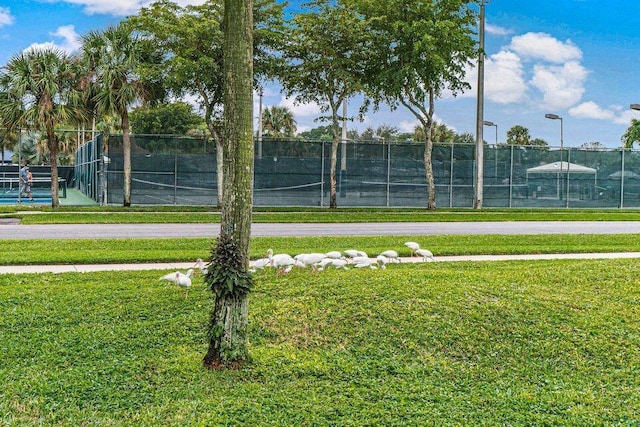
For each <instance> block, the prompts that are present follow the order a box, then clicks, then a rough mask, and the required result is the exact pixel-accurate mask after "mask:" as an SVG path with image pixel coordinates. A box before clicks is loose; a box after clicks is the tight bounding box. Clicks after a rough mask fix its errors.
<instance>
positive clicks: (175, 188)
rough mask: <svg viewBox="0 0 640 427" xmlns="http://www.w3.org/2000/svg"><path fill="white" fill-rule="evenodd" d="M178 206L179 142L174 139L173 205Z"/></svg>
mask: <svg viewBox="0 0 640 427" xmlns="http://www.w3.org/2000/svg"><path fill="white" fill-rule="evenodd" d="M177 204H178V141H177V140H176V137H175V136H174V137H173V205H174V206H176V205H177Z"/></svg>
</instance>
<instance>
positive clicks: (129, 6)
mask: <svg viewBox="0 0 640 427" xmlns="http://www.w3.org/2000/svg"><path fill="white" fill-rule="evenodd" d="M64 1H65V2H66V3H71V4H75V5H78V6H82V7H84V12H85V13H86V14H88V15H94V14H105V15H115V16H126V15H132V14H136V13H138V11H139V10H140V8H141V7H144V6H148V5H150V4H151V3H152V2H153V1H152V0H117V1H114V0H64ZM204 2H205V0H178V1H176V2H175V3H177V4H178V5H180V6H187V5H191V4H203V3H204Z"/></svg>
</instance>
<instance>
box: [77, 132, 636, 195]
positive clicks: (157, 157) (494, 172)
mask: <svg viewBox="0 0 640 427" xmlns="http://www.w3.org/2000/svg"><path fill="white" fill-rule="evenodd" d="M90 144H91V143H90ZM90 144H87V145H85V146H83V147H81V148H80V154H81V155H80V156H77V158H76V162H77V165H76V168H77V167H78V165H79V164H81V165H82V169H81V170H82V171H83V172H79V171H78V170H76V183H78V182H81V183H82V185H83V192H85V194H87V195H89V196H90V197H92V198H94V199H95V200H97V201H103V202H104V203H107V204H122V201H123V200H122V198H123V196H122V194H123V193H122V185H123V182H122V177H123V173H122V169H123V158H122V136H121V135H109V136H105V137H104V139H100V140H96V142H93V145H90ZM331 145H332V143H331V141H297V140H296V141H288V140H264V141H262V142H258V141H256V147H255V148H256V150H255V153H256V156H255V161H254V205H255V206H319V207H327V206H329V198H330V182H331V179H330V178H331ZM100 150H102V152H100ZM483 157H484V187H483V206H485V207H514V208H518V207H532V208H533V207H571V208H599V207H602V208H610V207H640V152H637V151H633V150H622V149H615V150H583V149H576V148H564V149H563V150H560V149H558V148H553V147H552V148H540V147H523V146H507V145H498V146H485V147H484V156H483ZM336 160H337V161H336V190H337V193H336V195H337V205H338V206H343V207H354V206H362V207H367V206H372V207H378V206H380V207H384V206H389V207H425V206H426V205H427V181H426V175H425V166H424V144H422V143H410V144H409V143H394V142H392V143H389V142H386V143H385V142H380V141H372V142H358V143H354V142H351V141H348V142H346V143H344V144H343V143H340V144H339V146H338V147H337V159H336ZM431 160H432V165H433V175H434V180H435V187H436V205H437V206H438V207H472V205H473V198H474V176H475V167H476V164H475V145H473V144H435V145H434V148H433V153H432V156H431ZM78 162H79V163H78ZM216 162H217V159H216V147H215V144H214V143H213V142H212V141H205V140H204V139H197V138H192V137H186V136H166V135H160V136H158V135H136V136H135V137H133V139H132V146H131V163H132V182H131V202H132V204H135V205H214V206H215V205H216V204H217V194H218V188H217V182H218V176H217V173H216Z"/></svg>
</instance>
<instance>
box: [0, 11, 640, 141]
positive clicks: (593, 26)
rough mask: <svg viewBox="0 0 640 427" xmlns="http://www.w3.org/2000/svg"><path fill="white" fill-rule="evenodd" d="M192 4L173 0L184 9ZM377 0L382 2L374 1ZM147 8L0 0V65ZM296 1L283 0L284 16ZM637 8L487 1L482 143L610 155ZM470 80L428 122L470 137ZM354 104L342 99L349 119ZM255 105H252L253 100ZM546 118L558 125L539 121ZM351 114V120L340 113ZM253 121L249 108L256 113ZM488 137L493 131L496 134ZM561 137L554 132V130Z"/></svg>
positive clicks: (625, 95) (309, 117) (372, 119)
mask: <svg viewBox="0 0 640 427" xmlns="http://www.w3.org/2000/svg"><path fill="white" fill-rule="evenodd" d="M201 1H202V0H178V1H177V3H179V4H181V5H186V4H188V3H192V4H193V3H197V2H201ZM381 1H384V0H381ZM148 3H149V1H147V0H11V1H7V0H0V64H6V63H7V61H8V60H9V59H10V58H11V57H12V56H14V55H17V54H19V53H20V52H22V51H23V50H24V49H28V48H30V47H32V46H39V45H47V44H52V45H55V46H58V47H60V48H62V49H64V50H66V51H67V52H74V51H76V50H77V49H78V47H79V45H80V37H81V36H82V35H84V34H86V33H87V32H88V31H91V30H99V29H104V28H106V27H107V26H108V25H110V24H113V23H117V22H118V21H119V20H121V19H123V18H124V17H125V16H127V15H131V14H135V13H137V11H138V10H139V8H140V7H141V6H144V5H146V4H148ZM300 3H302V0H291V1H290V4H291V7H292V8H293V9H295V8H297V7H298V6H299V5H300ZM638 12H640V4H639V3H638V1H637V0H609V1H606V2H604V1H602V0H528V1H525V0H492V1H491V2H490V3H489V4H487V6H486V34H485V50H486V53H487V58H486V62H485V104H484V120H486V121H490V122H493V123H495V124H496V125H497V127H493V126H488V127H485V128H484V139H485V140H486V141H488V142H489V143H493V142H495V141H496V137H497V140H498V142H504V141H505V140H506V132H507V130H508V129H509V128H511V127H512V126H514V125H521V126H524V127H526V128H528V129H529V132H530V134H531V136H532V137H533V138H542V139H544V140H545V141H547V142H548V143H549V144H550V145H551V146H559V145H560V139H561V137H562V139H563V143H564V146H565V147H578V146H580V145H581V144H583V143H587V142H600V143H601V144H603V145H605V146H607V147H610V148H615V147H619V146H620V145H621V141H620V137H621V136H622V134H623V133H624V132H625V130H626V129H627V127H628V126H629V124H630V121H631V119H632V118H636V119H640V112H638V111H632V110H630V108H629V105H630V104H635V103H640V67H639V66H638V65H639V62H640V55H639V53H640V32H638V31H637V16H638ZM476 76H477V74H476V70H475V67H470V68H469V70H468V73H467V79H468V81H469V83H470V84H471V86H472V89H471V90H469V91H467V92H465V93H464V94H461V95H458V96H457V97H456V98H453V97H451V96H450V95H448V94H443V96H442V98H441V99H439V100H438V101H437V102H436V109H435V114H436V118H437V120H438V121H440V122H442V123H445V124H446V125H447V126H449V127H450V128H452V129H453V130H455V131H456V132H458V133H462V132H470V133H475V122H476V98H477V92H476V90H477V89H476V87H477V83H476V81H477V77H476ZM360 102H361V99H359V98H354V99H352V100H350V101H349V109H350V110H353V111H354V112H355V111H356V109H357V107H358V106H359V104H360ZM256 103H257V99H256ZM263 105H264V106H266V107H268V106H272V105H280V106H287V107H289V108H290V109H291V110H292V111H293V112H294V114H295V116H296V121H297V124H298V131H299V132H300V131H304V130H308V129H311V128H313V127H316V126H319V125H322V124H323V123H319V122H317V121H315V119H316V118H317V117H319V116H320V115H321V113H320V109H319V107H318V106H317V105H313V104H307V105H298V104H296V103H295V102H294V101H293V100H292V99H286V98H285V97H284V96H283V95H282V93H281V91H280V88H279V86H278V85H277V84H271V85H269V86H268V87H267V88H266V90H265V92H264V98H263ZM547 113H552V114H557V115H558V116H560V117H562V126H560V125H561V123H560V121H559V120H549V119H545V117H544V116H545V114H547ZM350 114H353V113H350ZM256 115H257V108H256ZM416 124H417V121H416V119H415V118H414V117H413V116H412V115H411V114H410V113H409V112H408V111H406V110H403V109H402V108H399V109H397V110H395V111H389V110H388V109H386V108H382V109H381V110H380V111H379V112H377V113H373V112H370V113H368V114H367V115H366V116H365V120H364V122H351V123H349V124H348V127H349V128H350V129H351V128H357V129H358V130H360V131H362V130H363V129H365V128H366V127H373V128H377V127H378V126H381V125H388V126H394V127H396V128H398V129H399V130H400V131H401V132H405V131H407V132H409V131H412V130H413V128H414V126H415V125H416ZM496 131H497V132H496ZM561 131H562V132H561Z"/></svg>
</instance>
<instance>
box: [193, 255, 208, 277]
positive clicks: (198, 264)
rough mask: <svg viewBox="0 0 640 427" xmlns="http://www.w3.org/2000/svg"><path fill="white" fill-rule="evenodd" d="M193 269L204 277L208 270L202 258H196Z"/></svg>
mask: <svg viewBox="0 0 640 427" xmlns="http://www.w3.org/2000/svg"><path fill="white" fill-rule="evenodd" d="M193 268H197V269H198V270H200V273H202V274H203V275H206V274H207V271H208V268H207V266H206V264H205V263H204V261H203V260H202V258H198V259H197V260H196V263H195V264H194V266H193Z"/></svg>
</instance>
